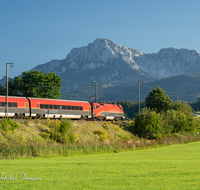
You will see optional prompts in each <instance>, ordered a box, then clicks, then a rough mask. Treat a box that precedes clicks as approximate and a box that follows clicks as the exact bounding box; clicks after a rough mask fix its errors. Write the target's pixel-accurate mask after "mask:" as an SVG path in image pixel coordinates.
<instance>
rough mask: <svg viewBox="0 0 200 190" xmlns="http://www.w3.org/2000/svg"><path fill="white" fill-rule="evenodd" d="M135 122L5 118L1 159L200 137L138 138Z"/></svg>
mask: <svg viewBox="0 0 200 190" xmlns="http://www.w3.org/2000/svg"><path fill="white" fill-rule="evenodd" d="M132 122H133V121H127V122H110V121H104V122H97V121H69V120H49V119H47V120H29V119H24V120H17V121H13V120H11V119H9V120H6V119H2V120H1V121H0V158H1V159H12V158H25V157H37V156H39V157H52V156H60V155H62V156H75V155H87V154H102V153H117V152H121V151H127V150H128V151H129V150H137V149H146V148H152V147H159V146H166V145H173V144H179V143H189V142H193V141H198V140H200V135H199V134H198V133H191V134H178V133H177V134H173V135H170V136H165V137H163V138H160V139H153V140H149V139H143V138H138V137H137V136H134V135H133V134H132V133H131V132H129V130H128V128H129V126H130V125H131V124H132Z"/></svg>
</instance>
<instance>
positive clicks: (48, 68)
mask: <svg viewBox="0 0 200 190" xmlns="http://www.w3.org/2000/svg"><path fill="white" fill-rule="evenodd" d="M32 70H40V71H43V72H45V73H46V72H56V73H57V74H58V75H60V76H61V78H62V89H61V92H62V94H63V97H66V96H65V95H66V94H69V92H71V91H72V90H77V89H80V88H81V87H83V86H84V87H86V88H87V86H88V88H89V86H91V83H92V82H97V83H98V85H99V87H100V88H105V87H108V86H112V85H119V84H126V83H135V82H137V81H138V80H145V81H154V80H157V79H159V78H164V77H170V76H175V75H180V74H188V73H195V72H200V54H199V53H198V52H197V51H196V50H188V49H175V48H166V49H161V50H160V51H159V52H157V53H150V54H145V53H142V52H141V51H139V50H136V49H133V48H129V47H126V46H124V45H120V44H115V43H114V42H112V41H110V40H108V39H102V38H99V39H96V40H95V41H94V42H93V43H90V44H88V45H87V46H83V47H80V48H74V49H72V50H71V51H70V53H69V54H68V55H67V56H66V58H65V59H63V60H51V61H50V62H47V63H45V64H42V65H38V66H36V67H35V68H33V69H32ZM81 89H83V88H81Z"/></svg>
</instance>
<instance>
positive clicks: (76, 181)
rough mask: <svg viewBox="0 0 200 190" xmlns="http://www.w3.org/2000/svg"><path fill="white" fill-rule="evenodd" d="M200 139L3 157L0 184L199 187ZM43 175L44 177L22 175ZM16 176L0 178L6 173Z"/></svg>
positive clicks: (8, 186)
mask: <svg viewBox="0 0 200 190" xmlns="http://www.w3.org/2000/svg"><path fill="white" fill-rule="evenodd" d="M199 167H200V142H194V143H189V144H183V145H173V146H168V147H161V148H154V149H147V150H138V151H131V152H122V153H113V154H101V155H89V156H76V157H53V158H28V159H14V160H0V173H3V175H2V174H0V175H2V178H1V180H0V189H20V190H21V189H22V190H23V189H37V190H38V189H42V190H43V189H48V190H50V189H73V190H75V189H98V190H99V189H109V190H110V189H113V190H116V189H120V190H121V189H126V190H127V189H134V190H135V189H145V190H149V189H162V190H163V189H169V190H171V189H180V190H183V189H200V180H199V179H200V168H199ZM21 173H26V175H25V178H41V180H40V181H25V180H21V179H22V176H20V174H21ZM11 174H12V176H11V178H14V176H15V175H17V176H16V179H17V180H12V181H11V180H7V181H5V180H2V179H3V178H4V177H6V178H8V176H10V175H11Z"/></svg>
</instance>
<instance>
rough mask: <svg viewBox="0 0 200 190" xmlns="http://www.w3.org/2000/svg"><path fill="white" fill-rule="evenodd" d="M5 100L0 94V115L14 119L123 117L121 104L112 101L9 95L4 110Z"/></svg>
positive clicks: (116, 118) (100, 119) (102, 118)
mask: <svg viewBox="0 0 200 190" xmlns="http://www.w3.org/2000/svg"><path fill="white" fill-rule="evenodd" d="M6 102H7V101H6V97H5V96H0V117H5V116H7V117H11V118H14V119H20V118H24V117H29V118H33V119H43V118H69V119H85V120H99V121H103V120H116V121H117V120H122V119H124V118H125V116H124V111H123V108H122V106H121V105H119V104H114V103H101V102H94V101H92V102H91V103H90V102H87V101H74V100H58V99H42V98H31V97H14V96H9V97H8V107H7V112H6V107H5V106H6Z"/></svg>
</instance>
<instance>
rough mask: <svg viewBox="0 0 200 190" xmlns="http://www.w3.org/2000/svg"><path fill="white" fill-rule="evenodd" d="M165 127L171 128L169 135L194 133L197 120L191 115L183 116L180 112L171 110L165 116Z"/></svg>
mask: <svg viewBox="0 0 200 190" xmlns="http://www.w3.org/2000/svg"><path fill="white" fill-rule="evenodd" d="M165 126H173V127H171V133H178V132H195V131H196V129H197V128H198V126H199V124H198V120H197V119H195V118H193V116H192V115H191V114H185V113H184V112H182V111H176V110H171V111H168V112H167V113H166V115H165Z"/></svg>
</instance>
